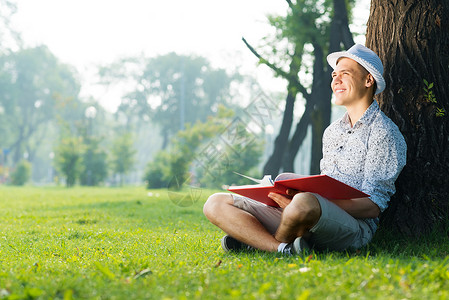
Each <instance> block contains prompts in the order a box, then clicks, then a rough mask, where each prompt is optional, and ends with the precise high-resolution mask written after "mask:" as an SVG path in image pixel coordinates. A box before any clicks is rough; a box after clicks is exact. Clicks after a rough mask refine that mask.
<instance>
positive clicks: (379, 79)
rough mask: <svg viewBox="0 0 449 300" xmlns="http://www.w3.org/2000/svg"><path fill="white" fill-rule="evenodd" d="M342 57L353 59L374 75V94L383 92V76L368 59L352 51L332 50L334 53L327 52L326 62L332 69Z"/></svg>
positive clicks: (384, 84)
mask: <svg viewBox="0 0 449 300" xmlns="http://www.w3.org/2000/svg"><path fill="white" fill-rule="evenodd" d="M342 57H346V58H350V59H352V60H355V61H356V62H358V63H359V64H360V65H361V66H362V67H364V68H365V69H366V70H367V71H368V72H369V73H370V74H371V75H372V76H373V77H374V80H375V81H376V84H377V89H376V92H375V93H374V94H375V95H377V94H379V93H381V92H383V90H384V89H385V86H386V83H385V79H384V77H383V76H382V74H380V72H379V71H377V69H376V68H374V67H373V65H372V64H370V63H369V62H368V61H366V60H364V59H363V58H360V57H358V56H356V55H354V54H352V53H349V52H347V51H340V52H334V53H331V54H329V55H328V56H327V62H328V63H329V65H330V66H331V67H332V69H335V68H336V67H337V62H338V60H339V59H340V58H342Z"/></svg>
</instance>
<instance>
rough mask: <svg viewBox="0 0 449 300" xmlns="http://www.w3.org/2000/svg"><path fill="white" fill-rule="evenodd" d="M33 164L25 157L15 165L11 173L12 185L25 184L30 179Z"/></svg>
mask: <svg viewBox="0 0 449 300" xmlns="http://www.w3.org/2000/svg"><path fill="white" fill-rule="evenodd" d="M30 175H31V164H30V163H29V162H28V161H27V160H25V159H23V160H21V161H20V162H19V163H18V164H17V165H16V167H15V169H14V171H13V172H12V174H11V184H12V185H24V184H25V183H27V182H28V180H30Z"/></svg>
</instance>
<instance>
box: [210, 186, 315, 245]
mask: <svg viewBox="0 0 449 300" xmlns="http://www.w3.org/2000/svg"><path fill="white" fill-rule="evenodd" d="M203 212H204V214H205V215H206V217H207V218H208V219H209V221H211V222H212V223H213V224H214V225H216V226H218V227H219V228H221V229H222V230H223V231H224V232H226V233H227V234H229V235H230V236H232V237H234V238H236V239H237V240H239V241H241V242H243V243H245V244H247V245H250V246H252V247H254V248H257V249H260V250H264V251H269V252H275V251H277V249H278V246H279V244H280V243H281V242H283V243H290V242H292V241H293V240H294V239H295V238H296V237H299V236H305V235H307V233H308V231H309V229H311V228H312V227H313V226H314V225H315V224H316V223H317V222H318V220H319V218H320V216H321V208H320V204H319V202H318V200H317V199H316V197H315V196H314V195H313V194H309V193H299V194H296V195H295V196H294V197H293V199H292V201H291V202H290V204H289V205H287V207H285V208H284V210H283V212H282V215H281V217H280V218H281V219H280V222H279V227H278V228H277V231H276V233H275V234H274V235H273V234H271V233H270V232H269V231H268V230H267V229H266V228H265V227H264V226H263V225H262V223H261V222H260V221H259V220H258V219H257V218H256V217H255V216H254V215H252V214H250V213H249V212H247V211H245V210H243V209H240V208H238V207H236V206H234V199H233V197H232V196H231V194H227V193H217V194H213V195H212V196H210V197H209V199H208V200H207V201H206V203H205V204H204V208H203Z"/></svg>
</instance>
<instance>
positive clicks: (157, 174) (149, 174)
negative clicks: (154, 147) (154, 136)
mask: <svg viewBox="0 0 449 300" xmlns="http://www.w3.org/2000/svg"><path fill="white" fill-rule="evenodd" d="M170 173H171V172H170V154H169V153H168V152H166V151H159V152H158V153H157V154H156V155H155V157H154V158H153V160H152V161H150V162H148V164H147V165H146V168H145V174H144V177H143V180H144V181H145V184H146V186H147V188H149V189H155V188H156V189H157V188H166V187H167V186H168V183H169V181H170Z"/></svg>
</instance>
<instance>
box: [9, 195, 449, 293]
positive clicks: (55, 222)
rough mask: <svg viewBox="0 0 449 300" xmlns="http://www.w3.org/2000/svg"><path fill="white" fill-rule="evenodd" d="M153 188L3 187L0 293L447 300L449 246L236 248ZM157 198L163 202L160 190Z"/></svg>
mask: <svg viewBox="0 0 449 300" xmlns="http://www.w3.org/2000/svg"><path fill="white" fill-rule="evenodd" d="M148 192H149V191H147V190H145V189H144V188H120V189H118V188H79V187H78V188H73V189H66V188H54V187H52V188H37V187H26V188H13V187H0V212H1V218H0V220H1V221H0V231H1V235H0V299H2V298H5V299H216V298H220V299H226V298H228V299H231V298H242V299H447V298H449V292H448V291H449V267H448V265H449V253H448V249H449V242H448V239H447V236H446V238H438V236H433V237H430V238H428V239H426V240H423V241H421V242H420V243H417V242H412V241H407V240H401V239H393V240H392V239H390V238H387V237H386V235H384V237H382V236H381V237H378V238H376V239H375V241H374V242H373V243H372V244H371V245H370V246H369V247H366V248H364V249H361V250H360V251H356V252H345V253H332V252H330V253H311V254H310V255H306V256H305V257H300V256H296V257H284V256H281V255H277V254H268V253H262V252H252V253H237V254H236V253H234V254H228V253H224V252H223V251H222V250H221V247H220V243H219V239H220V238H221V236H222V235H223V233H222V232H221V231H220V230H219V229H217V228H215V227H214V226H212V225H211V224H210V223H209V222H208V221H207V220H206V219H205V217H204V216H203V214H202V205H203V203H204V201H205V199H206V198H207V195H208V194H209V192H208V191H202V194H201V198H202V200H201V201H198V202H197V203H194V204H193V205H191V206H188V207H180V206H177V205H175V204H174V203H173V202H172V201H170V199H169V198H170V197H169V195H168V194H167V192H166V191H164V190H160V191H151V192H152V193H153V196H152V197H150V196H149V195H148ZM157 194H159V195H158V197H156V195H157Z"/></svg>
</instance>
